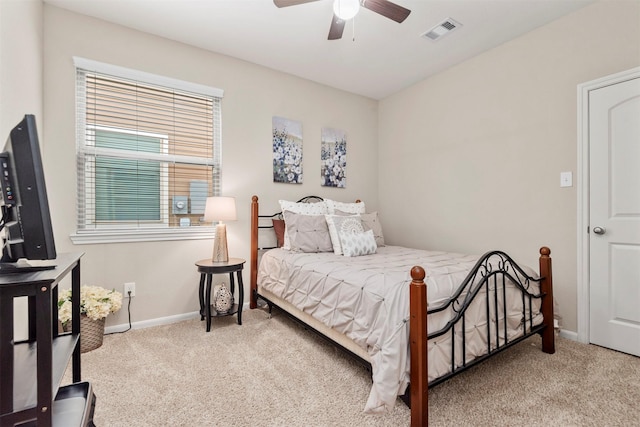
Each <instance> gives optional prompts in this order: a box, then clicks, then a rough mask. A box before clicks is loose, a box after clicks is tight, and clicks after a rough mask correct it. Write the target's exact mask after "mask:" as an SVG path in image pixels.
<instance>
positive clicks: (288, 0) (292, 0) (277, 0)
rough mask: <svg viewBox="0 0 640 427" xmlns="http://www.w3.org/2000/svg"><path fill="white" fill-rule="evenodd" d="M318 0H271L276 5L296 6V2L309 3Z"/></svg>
mask: <svg viewBox="0 0 640 427" xmlns="http://www.w3.org/2000/svg"><path fill="white" fill-rule="evenodd" d="M314 1H318V0H273V4H275V5H276V6H277V7H289V6H296V5H298V4H305V3H311V2H314Z"/></svg>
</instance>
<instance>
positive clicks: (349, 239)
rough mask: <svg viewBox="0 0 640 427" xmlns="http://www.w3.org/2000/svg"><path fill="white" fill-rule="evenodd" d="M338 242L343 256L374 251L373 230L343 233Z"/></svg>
mask: <svg viewBox="0 0 640 427" xmlns="http://www.w3.org/2000/svg"><path fill="white" fill-rule="evenodd" d="M340 244H341V245H342V251H343V252H344V256H348V257H352V256H361V255H370V254H375V253H376V249H377V246H376V238H375V237H374V236H373V230H368V231H365V232H364V233H344V234H341V235H340Z"/></svg>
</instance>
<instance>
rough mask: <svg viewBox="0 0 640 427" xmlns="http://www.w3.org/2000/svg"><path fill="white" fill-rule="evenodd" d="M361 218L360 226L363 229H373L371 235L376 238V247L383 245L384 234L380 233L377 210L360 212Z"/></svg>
mask: <svg viewBox="0 0 640 427" xmlns="http://www.w3.org/2000/svg"><path fill="white" fill-rule="evenodd" d="M360 217H361V218H362V226H363V227H364V230H365V231H367V230H373V236H374V237H375V238H376V245H378V247H380V246H384V235H383V234H382V224H380V220H379V219H378V212H371V213H365V214H360Z"/></svg>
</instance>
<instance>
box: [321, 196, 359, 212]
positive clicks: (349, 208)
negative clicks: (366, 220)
mask: <svg viewBox="0 0 640 427" xmlns="http://www.w3.org/2000/svg"><path fill="white" fill-rule="evenodd" d="M324 202H325V203H326V205H327V210H328V212H326V213H328V214H331V215H335V214H336V211H337V210H340V211H342V212H345V213H347V214H352V215H353V214H363V213H365V212H366V210H365V206H364V202H358V203H343V202H336V201H335V200H331V199H324Z"/></svg>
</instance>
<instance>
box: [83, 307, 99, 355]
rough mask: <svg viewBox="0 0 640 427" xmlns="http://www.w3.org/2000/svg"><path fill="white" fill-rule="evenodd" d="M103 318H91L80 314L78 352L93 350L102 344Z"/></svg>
mask: <svg viewBox="0 0 640 427" xmlns="http://www.w3.org/2000/svg"><path fill="white" fill-rule="evenodd" d="M104 321H105V318H104V317H103V318H102V319H99V320H93V319H90V318H89V317H87V316H86V315H84V314H81V315H80V353H86V352H87V351H91V350H95V349H96V348H98V347H100V346H101V345H102V338H103V337H104Z"/></svg>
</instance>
